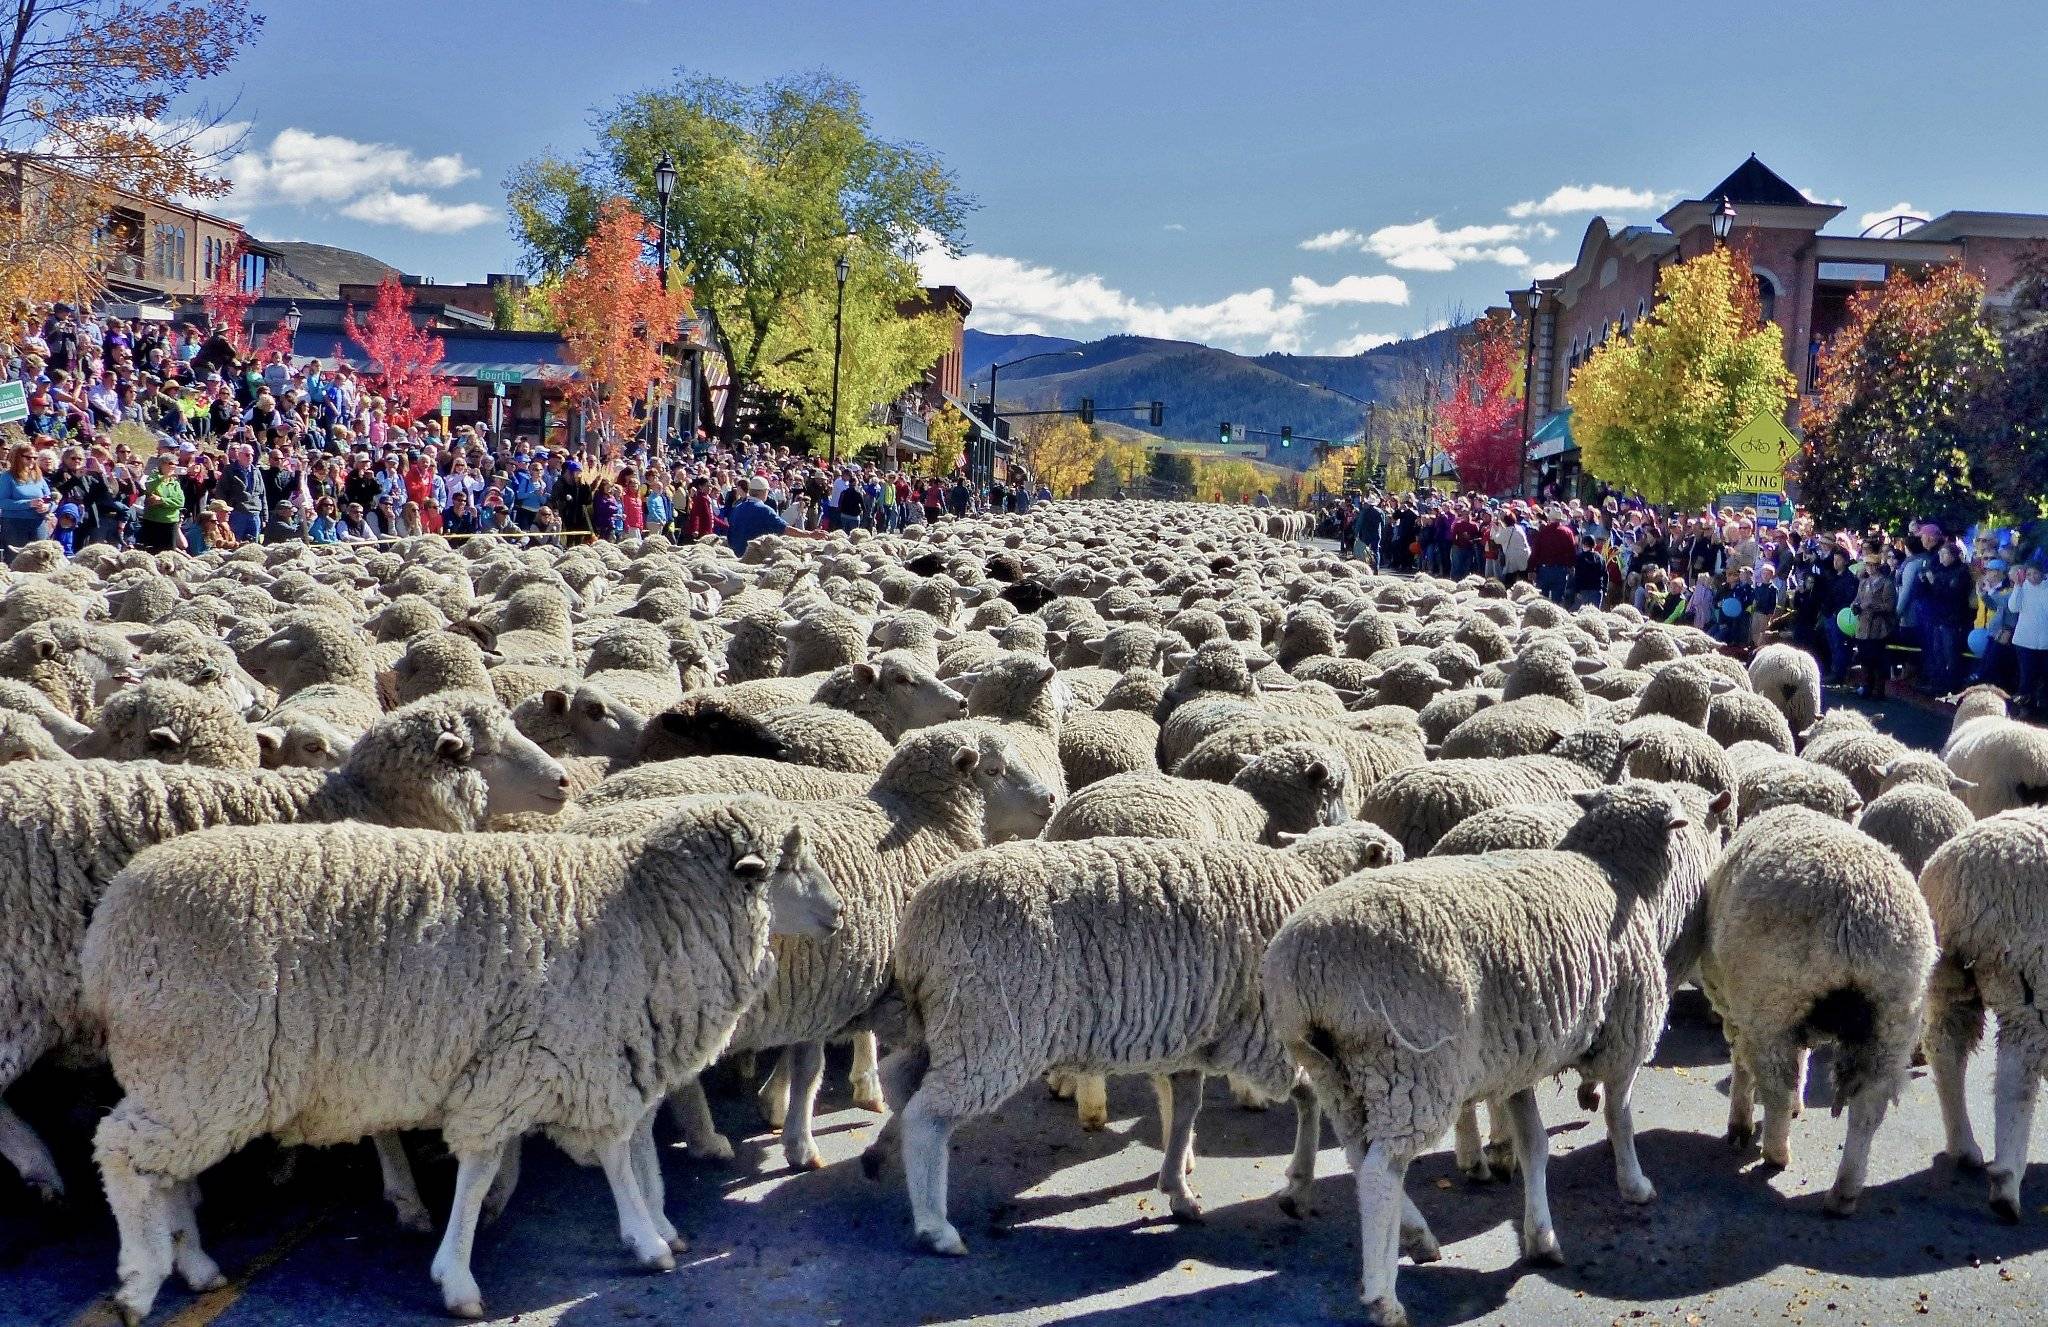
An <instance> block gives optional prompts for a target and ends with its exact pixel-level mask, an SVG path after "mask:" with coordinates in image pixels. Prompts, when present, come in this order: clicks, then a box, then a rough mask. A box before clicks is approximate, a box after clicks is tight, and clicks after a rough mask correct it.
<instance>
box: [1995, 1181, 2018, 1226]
mask: <svg viewBox="0 0 2048 1327" xmlns="http://www.w3.org/2000/svg"><path fill="white" fill-rule="evenodd" d="M1990 1175H1991V1214H1992V1215H1993V1216H1995V1217H1997V1218H1998V1219H1999V1220H2000V1221H2003V1222H2005V1223H2006V1224H2007V1225H2009V1226H2016V1225H2018V1224H2019V1223H2020V1195H2019V1187H2020V1186H2019V1181H2018V1179H2017V1178H2015V1177H2013V1176H2011V1175H2008V1174H2006V1173H2005V1172H2004V1171H1998V1170H1994V1171H1991V1172H1990Z"/></svg>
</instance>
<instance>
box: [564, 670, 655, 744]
mask: <svg viewBox="0 0 2048 1327" xmlns="http://www.w3.org/2000/svg"><path fill="white" fill-rule="evenodd" d="M559 695H560V693H559V692H550V693H549V694H548V698H547V699H548V704H549V707H550V708H554V707H555V706H556V705H557V703H558V702H557V700H556V697H557V696H559ZM559 703H560V704H562V705H565V706H566V712H567V716H568V721H569V737H570V742H571V744H572V746H573V747H574V748H575V750H576V751H577V752H579V753H580V754H582V755H586V756H602V757H606V758H608V759H614V760H617V759H624V758H627V757H630V756H632V755H634V754H635V753H637V752H638V751H639V750H640V743H641V739H642V737H643V736H644V734H645V733H646V731H647V720H646V719H645V718H644V717H642V716H641V715H639V714H636V713H635V712H633V711H632V710H630V709H628V708H627V707H626V706H624V705H621V704H620V703H619V702H618V701H616V700H613V699H612V698H611V697H610V696H607V695H606V694H605V693H604V692H603V691H602V690H600V689H599V688H597V687H594V686H581V687H578V688H576V692H575V694H574V695H571V696H568V697H565V698H563V699H562V700H561V701H560V702H559Z"/></svg>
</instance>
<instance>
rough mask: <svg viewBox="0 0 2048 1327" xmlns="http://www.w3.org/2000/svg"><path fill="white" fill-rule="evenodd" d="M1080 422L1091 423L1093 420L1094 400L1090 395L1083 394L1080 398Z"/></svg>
mask: <svg viewBox="0 0 2048 1327" xmlns="http://www.w3.org/2000/svg"><path fill="white" fill-rule="evenodd" d="M1081 422H1082V423H1083V424H1093V423H1094V422H1095V401H1094V398H1092V397H1087V396H1084V397H1082V398H1081Z"/></svg>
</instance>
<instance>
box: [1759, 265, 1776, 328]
mask: <svg viewBox="0 0 2048 1327" xmlns="http://www.w3.org/2000/svg"><path fill="white" fill-rule="evenodd" d="M1756 302H1757V307H1758V308H1759V309H1761V310H1762V311H1763V318H1764V321H1765V322H1773V321H1775V320H1776V319H1777V316H1778V287H1777V286H1776V285H1774V284H1773V283H1772V281H1771V279H1770V278H1769V277H1767V276H1765V275H1764V274H1763V273H1762V272H1758V273H1757V274H1756Z"/></svg>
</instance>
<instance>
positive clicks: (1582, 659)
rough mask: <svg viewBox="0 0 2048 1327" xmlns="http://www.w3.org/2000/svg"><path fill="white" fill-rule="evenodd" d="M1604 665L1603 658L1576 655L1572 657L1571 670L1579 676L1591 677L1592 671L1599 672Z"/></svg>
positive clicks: (1605, 663)
mask: <svg viewBox="0 0 2048 1327" xmlns="http://www.w3.org/2000/svg"><path fill="white" fill-rule="evenodd" d="M1605 667H1607V661H1606V660H1605V659H1589V658H1587V657H1586V656H1584V655H1578V656H1576V657H1574V658H1573V659H1572V671H1573V672H1575V673H1577V674H1578V675H1579V676H1580V677H1591V676H1592V675H1593V674H1594V673H1597V672H1599V671H1600V670H1601V669H1603V668H1605Z"/></svg>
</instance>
